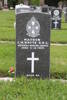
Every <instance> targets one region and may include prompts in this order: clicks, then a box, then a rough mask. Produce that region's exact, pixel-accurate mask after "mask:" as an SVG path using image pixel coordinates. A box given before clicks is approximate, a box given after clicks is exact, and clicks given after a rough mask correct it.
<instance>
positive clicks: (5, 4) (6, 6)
mask: <svg viewBox="0 0 67 100" xmlns="http://www.w3.org/2000/svg"><path fill="white" fill-rule="evenodd" d="M4 8H8V2H7V0H4Z"/></svg>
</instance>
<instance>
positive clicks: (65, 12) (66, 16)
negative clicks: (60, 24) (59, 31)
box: [63, 7, 67, 22]
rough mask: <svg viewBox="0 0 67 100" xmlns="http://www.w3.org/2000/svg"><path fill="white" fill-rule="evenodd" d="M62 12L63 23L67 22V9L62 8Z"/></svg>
mask: <svg viewBox="0 0 67 100" xmlns="http://www.w3.org/2000/svg"><path fill="white" fill-rule="evenodd" d="M63 11H64V18H65V22H67V7H64V8H63Z"/></svg>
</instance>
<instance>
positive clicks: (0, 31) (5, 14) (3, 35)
mask: <svg viewBox="0 0 67 100" xmlns="http://www.w3.org/2000/svg"><path fill="white" fill-rule="evenodd" d="M14 22H15V15H14V11H0V40H4V41H5V40H15V35H16V33H15V29H14Z"/></svg>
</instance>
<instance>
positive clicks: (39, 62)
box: [16, 6, 50, 78]
mask: <svg viewBox="0 0 67 100" xmlns="http://www.w3.org/2000/svg"><path fill="white" fill-rule="evenodd" d="M19 8H20V6H19V7H17V6H16V11H18V9H19ZM22 9H23V7H22ZM49 66H50V16H49V14H45V13H42V12H37V10H35V11H32V10H31V8H30V10H29V11H27V12H26V11H24V12H23V10H22V13H21V12H20V13H19V12H17V13H16V76H21V75H26V76H35V77H40V76H41V77H43V78H46V77H49Z"/></svg>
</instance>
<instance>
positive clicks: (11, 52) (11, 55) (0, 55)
mask: <svg viewBox="0 0 67 100" xmlns="http://www.w3.org/2000/svg"><path fill="white" fill-rule="evenodd" d="M11 66H14V67H15V45H13V44H0V76H6V75H8V70H9V68H10V67H11Z"/></svg>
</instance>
